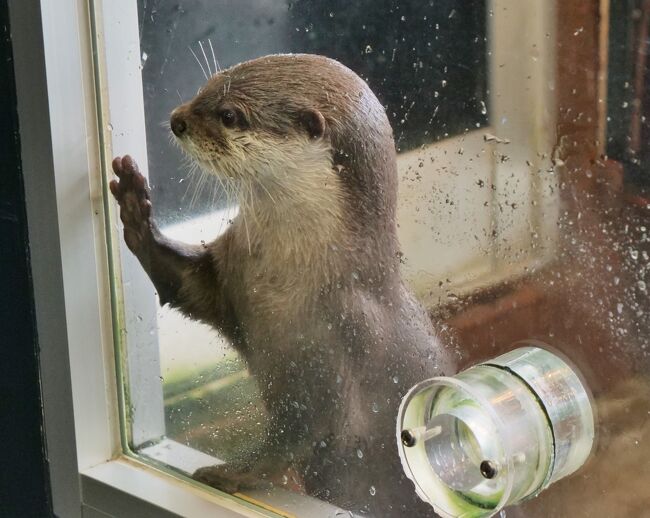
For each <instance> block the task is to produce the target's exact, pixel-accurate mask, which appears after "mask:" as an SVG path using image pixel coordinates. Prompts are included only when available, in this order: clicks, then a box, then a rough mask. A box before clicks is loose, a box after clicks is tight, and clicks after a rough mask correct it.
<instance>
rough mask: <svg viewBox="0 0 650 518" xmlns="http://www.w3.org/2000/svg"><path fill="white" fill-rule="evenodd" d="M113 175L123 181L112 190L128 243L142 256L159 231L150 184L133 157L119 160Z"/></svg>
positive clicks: (114, 184) (134, 251) (111, 183)
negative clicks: (155, 224)
mask: <svg viewBox="0 0 650 518" xmlns="http://www.w3.org/2000/svg"><path fill="white" fill-rule="evenodd" d="M113 171H114V172H115V174H116V175H117V177H118V178H119V180H112V181H111V182H110V184H109V187H110V189H111V192H112V193H113V196H115V199H116V200H117V202H118V203H119V205H120V219H121V220H122V223H124V240H125V241H126V244H127V246H128V247H129V249H130V250H131V251H132V252H133V253H134V254H136V255H139V254H140V253H141V252H142V251H143V249H144V248H145V247H146V245H147V244H148V243H149V242H150V241H151V239H152V237H153V231H154V228H155V227H154V224H153V219H152V216H151V199H150V198H149V188H148V186H147V180H146V179H145V177H144V176H142V174H140V171H139V170H138V165H137V164H136V163H135V161H134V160H133V159H132V158H131V157H130V156H129V155H126V156H124V157H122V158H120V157H117V158H115V159H114V160H113Z"/></svg>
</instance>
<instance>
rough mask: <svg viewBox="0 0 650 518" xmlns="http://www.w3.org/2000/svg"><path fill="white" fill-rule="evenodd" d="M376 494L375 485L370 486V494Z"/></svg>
mask: <svg viewBox="0 0 650 518" xmlns="http://www.w3.org/2000/svg"><path fill="white" fill-rule="evenodd" d="M376 494H377V490H376V489H375V486H370V496H375V495H376Z"/></svg>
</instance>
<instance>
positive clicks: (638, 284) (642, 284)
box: [636, 281, 647, 293]
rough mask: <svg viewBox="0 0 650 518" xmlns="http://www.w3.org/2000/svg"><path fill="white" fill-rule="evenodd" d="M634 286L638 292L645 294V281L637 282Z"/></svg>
mask: <svg viewBox="0 0 650 518" xmlns="http://www.w3.org/2000/svg"><path fill="white" fill-rule="evenodd" d="M636 285H637V287H638V288H639V290H641V291H642V292H644V293H645V291H646V289H647V286H646V284H645V281H638V282H637V283H636Z"/></svg>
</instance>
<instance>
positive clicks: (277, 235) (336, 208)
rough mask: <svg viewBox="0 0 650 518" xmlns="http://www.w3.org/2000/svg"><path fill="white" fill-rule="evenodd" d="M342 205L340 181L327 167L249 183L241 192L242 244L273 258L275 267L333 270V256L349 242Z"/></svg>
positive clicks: (239, 232)
mask: <svg viewBox="0 0 650 518" xmlns="http://www.w3.org/2000/svg"><path fill="white" fill-rule="evenodd" d="M325 167H327V169H325ZM343 203H344V198H343V192H342V189H341V185H340V179H339V177H338V176H337V174H336V172H335V171H333V170H331V169H329V164H327V165H326V166H324V167H323V168H320V169H302V170H290V169H288V170H286V171H283V172H282V175H277V176H273V177H270V178H262V179H260V180H258V181H256V182H252V181H251V182H250V183H249V184H244V185H242V186H241V188H240V214H239V216H238V218H237V221H236V223H235V224H236V225H237V227H238V228H237V234H238V238H239V240H240V244H243V245H245V247H249V248H250V252H251V253H253V252H255V253H261V252H264V254H265V255H266V254H271V255H272V256H273V261H274V262H276V263H279V262H286V263H289V264H291V265H292V266H294V267H299V266H301V265H304V266H309V267H311V268H318V267H319V266H320V268H318V269H323V268H325V269H326V268H331V267H333V266H334V265H333V264H332V256H333V255H336V254H335V253H334V252H336V250H338V249H340V248H341V247H344V246H345V245H346V243H347V242H348V241H349V237H348V232H347V228H346V226H345V225H344V206H343ZM242 241H243V243H242ZM326 262H327V263H328V264H325V263H326Z"/></svg>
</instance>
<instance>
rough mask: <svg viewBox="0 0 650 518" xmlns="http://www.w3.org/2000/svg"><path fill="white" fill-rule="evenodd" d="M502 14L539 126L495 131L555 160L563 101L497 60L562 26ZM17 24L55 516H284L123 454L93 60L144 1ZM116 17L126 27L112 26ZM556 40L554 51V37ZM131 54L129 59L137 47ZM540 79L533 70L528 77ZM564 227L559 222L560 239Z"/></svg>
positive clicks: (496, 51)
mask: <svg viewBox="0 0 650 518" xmlns="http://www.w3.org/2000/svg"><path fill="white" fill-rule="evenodd" d="M492 4H493V9H492V10H493V12H494V13H495V15H494V19H492V20H491V21H490V22H489V23H490V30H489V33H490V38H491V39H492V41H493V43H491V48H492V52H493V58H492V59H491V60H490V63H491V64H490V72H491V78H492V79H491V83H490V88H491V90H492V91H499V92H501V93H502V94H504V93H505V92H509V93H510V94H512V97H511V98H516V99H521V102H522V103H530V104H529V106H530V110H528V111H527V113H528V115H526V117H524V116H523V112H521V111H517V112H516V113H513V114H511V115H512V118H511V119H510V120H511V123H512V126H511V127H507V128H502V129H499V131H498V132H497V131H495V130H490V129H488V130H485V131H493V132H495V133H496V134H497V135H499V136H507V134H508V132H510V131H512V132H520V131H526V132H527V133H528V132H529V131H530V128H533V132H532V133H531V134H530V135H529V138H530V139H531V146H534V148H535V149H539V150H546V149H549V146H548V143H549V142H550V139H552V135H551V134H550V133H548V130H547V128H549V127H552V124H548V122H549V119H548V115H547V114H545V112H544V110H546V112H547V113H551V112H553V110H552V101H551V99H552V96H551V95H549V94H548V92H547V91H546V89H545V86H544V85H541V83H542V81H541V78H537V80H533V81H531V82H530V85H531V87H532V88H531V90H530V91H529V92H530V95H524V96H523V97H522V95H521V91H522V88H521V85H519V86H517V85H516V84H511V83H510V82H509V81H510V80H511V77H512V76H511V75H510V76H509V75H508V74H511V73H512V71H511V70H509V71H508V74H505V73H500V72H499V69H498V68H497V66H498V63H497V61H498V60H497V59H496V57H494V56H495V55H498V56H505V55H506V54H507V53H508V52H515V53H516V52H519V50H520V48H521V47H519V48H517V47H516V46H512V45H513V43H515V42H513V41H512V40H513V38H514V35H513V31H512V30H508V27H509V25H508V16H517V14H516V12H517V11H518V10H523V9H525V10H529V11H534V12H535V14H531V13H530V12H528V13H527V16H526V17H521V19H530V20H533V21H534V20H540V19H541V20H542V22H540V23H534V22H531V26H532V27H533V28H536V29H535V30H533V31H528V30H526V29H524V28H521V32H522V33H523V35H519V38H520V39H521V38H523V40H524V41H525V44H526V45H528V44H530V43H531V42H532V41H540V42H541V41H542V40H543V39H544V38H546V37H547V36H546V34H545V29H544V28H543V27H550V26H552V23H550V20H551V19H552V16H553V15H554V13H553V12H552V10H551V9H550V8H548V7H541V6H542V4H546V2H535V1H534V0H522V1H521V2H506V1H505V0H493V2H492ZM506 5H507V9H509V11H507V13H508V14H501V13H503V12H506V11H503V7H506ZM117 6H119V8H118V7H117ZM122 8H123V10H121V11H120V10H118V9H122ZM9 12H10V20H11V28H12V43H13V50H14V63H15V74H16V86H17V91H18V113H19V125H20V134H21V148H22V167H23V172H24V178H25V194H26V203H27V214H28V224H29V236H30V248H31V261H32V276H33V285H34V292H35V312H36V321H37V330H38V336H39V345H40V351H41V352H40V367H41V379H42V391H43V411H44V421H45V435H46V445H47V456H48V462H49V470H50V481H51V486H52V504H53V509H54V513H55V514H56V515H57V516H61V517H66V518H67V517H80V516H86V517H102V516H137V517H146V516H155V517H164V516H178V515H181V516H273V515H274V514H273V513H272V512H270V511H268V510H263V509H261V508H258V507H255V506H253V505H247V504H246V503H242V502H241V501H240V500H238V499H236V498H233V497H230V496H228V495H223V494H221V493H219V492H216V491H210V490H204V489H200V488H198V487H197V486H196V485H194V484H193V483H192V482H191V481H190V480H189V479H186V478H183V477H180V476H172V475H170V474H168V473H166V472H164V471H163V470H159V469H156V468H154V467H151V466H149V465H146V464H144V463H141V462H139V461H137V460H136V459H133V458H130V457H128V456H126V455H124V453H123V447H122V443H121V438H120V437H121V436H120V419H119V408H120V404H119V402H118V389H117V384H116V380H117V376H118V370H119V369H116V358H115V355H114V348H113V339H114V333H115V332H116V331H117V332H119V329H117V327H118V326H116V327H115V328H114V327H113V324H112V319H111V311H112V308H111V300H112V297H111V286H110V282H109V279H110V275H111V274H112V273H113V272H112V271H111V266H110V265H109V262H108V261H107V256H108V253H109V250H108V245H107V243H108V242H110V237H111V232H110V231H109V232H108V233H107V230H108V229H106V226H105V221H106V219H105V211H106V210H114V209H111V207H112V205H111V203H110V202H109V203H107V202H108V201H109V200H108V198H107V196H106V194H105V189H104V188H103V180H102V178H103V175H104V174H105V171H106V170H107V167H108V161H109V159H110V156H107V154H106V153H105V151H104V149H103V147H102V145H101V142H102V138H101V137H102V136H101V135H100V131H103V132H106V131H110V130H109V129H108V128H107V127H105V125H104V117H105V115H106V113H98V110H97V96H96V94H97V90H96V85H98V86H99V88H100V90H101V95H103V96H108V95H110V92H107V91H105V90H104V88H106V87H107V85H106V82H105V79H106V78H105V77H102V76H101V70H102V67H99V69H97V68H96V67H95V61H94V58H93V52H94V51H97V54H96V55H97V56H99V58H98V60H99V62H100V64H102V63H101V62H102V60H104V59H108V55H107V54H106V53H105V52H104V50H105V49H103V48H102V47H101V46H99V47H96V46H94V45H93V43H92V42H93V39H92V38H93V30H92V24H93V23H95V21H96V20H95V19H94V18H93V13H94V12H101V13H102V14H103V17H104V18H103V19H102V20H101V25H98V26H97V27H96V28H95V29H96V34H98V35H99V36H100V39H99V42H101V41H105V40H104V39H103V38H105V37H106V35H105V34H103V30H104V28H105V27H106V25H105V24H106V23H115V24H117V25H119V24H122V23H127V24H128V23H130V22H132V21H133V19H134V18H132V17H135V16H136V8H135V1H131V2H128V1H126V0H116V1H111V0H104V2H103V3H102V2H101V0H94V1H93V0H57V1H53V0H51V1H48V0H42V1H39V0H10V2H9ZM111 13H112V14H113V15H115V17H114V18H113V19H112V20H111V19H110V16H109V15H110V14H111ZM539 27H542V29H539ZM127 32H128V31H127ZM515 39H516V38H515ZM550 39H551V41H554V35H551V36H550ZM123 43H124V44H125V45H127V46H128V45H129V44H130V43H132V42H128V41H125V42H123ZM516 43H518V44H521V41H518V42H516ZM509 46H510V47H509ZM546 47H549V46H548V45H547V46H546ZM546 47H545V46H542V47H541V48H546ZM508 48H510V49H514V50H508ZM139 59H140V53H139V50H138V51H137V52H136V53H135V54H133V56H132V60H134V62H138V63H139ZM539 59H543V60H546V61H547V63H546V65H545V66H547V67H552V66H553V63H554V60H553V59H552V56H550V55H549V56H539ZM103 65H107V66H110V65H109V63H103ZM533 68H534V69H537V67H533ZM529 69H530V67H529V66H527V65H526V64H522V66H521V67H520V68H519V69H518V70H520V71H525V70H527V71H529V72H530V70H529ZM98 70H99V71H98ZM532 73H533V74H535V71H534V70H533V71H532ZM552 75H553V74H551V76H552ZM130 79H133V78H132V77H131V78H129V77H125V81H124V83H123V84H122V85H117V84H115V85H114V84H112V83H111V85H110V88H123V91H122V94H123V95H124V96H125V97H124V99H139V100H140V102H141V99H142V96H141V91H139V90H137V88H136V90H135V91H134V90H129V88H132V87H134V85H136V83H137V81H135V82H130ZM129 85H130V86H129ZM110 88H109V90H110ZM140 88H141V87H140ZM122 94H119V92H116V93H115V94H114V95H115V96H116V97H115V98H118V97H119V95H122ZM500 102H501V101H499V99H493V100H492V101H491V104H490V110H491V111H493V112H495V113H499V112H500V111H504V112H507V111H508V103H510V100H508V101H507V102H506V101H504V104H503V105H500V104H499V103H500ZM510 105H512V103H510ZM520 106H521V105H520ZM111 116H114V113H111ZM136 116H137V114H136ZM98 128H102V129H101V130H98ZM482 133H483V131H481V135H482ZM103 137H104V138H106V137H107V135H106V134H104V135H103ZM111 137H112V142H113V150H112V152H115V153H119V152H121V149H124V151H127V150H128V151H129V152H132V151H133V150H134V149H136V148H137V146H138V145H139V144H138V142H140V143H141V142H143V140H142V136H141V137H140V138H139V139H138V138H134V137H133V135H131V136H129V137H130V138H129V140H128V149H127V145H126V144H127V143H126V137H127V136H126V135H115V134H113V135H111ZM476 138H477V134H474V135H469V136H466V137H462V138H461V139H460V140H459V141H458V142H454V141H452V140H450V141H449V143H448V144H449V145H450V146H451V147H457V144H458V143H460V144H461V145H462V146H463V147H465V148H466V149H467V148H468V146H470V144H468V142H469V141H470V140H471V146H472V147H473V146H475V145H476V144H477V143H478V141H476ZM120 139H121V140H120ZM472 139H474V140H472ZM120 142H123V143H122V144H120ZM141 149H143V148H141ZM431 152H435V151H431ZM142 156H143V157H146V153H144V154H143V155H142ZM496 167H497V165H495V166H494V167H492V168H491V171H490V174H491V175H495V174H496V173H495V171H496V169H495V168H496ZM498 167H501V165H498ZM493 179H494V180H495V181H496V177H494V176H493ZM496 195H497V196H498V195H499V194H498V192H497V194H496ZM551 209H552V207H551ZM551 219H552V218H551ZM554 224H555V222H554V221H551V222H550V224H549V225H547V226H548V227H549V228H550V227H552V226H554ZM544 225H546V223H543V225H542V226H544ZM540 228H541V227H540ZM549 233H550V234H551V233H552V231H551V230H549ZM550 234H549V235H550ZM112 246H116V245H114V244H113V245H112ZM533 259H534V258H533ZM127 269H128V268H127ZM490 271H491V272H492V273H494V272H495V271H496V270H495V269H494V268H491V269H490ZM122 273H123V274H124V272H122ZM479 277H480V276H479ZM476 278H477V277H476V276H474V277H472V279H476ZM134 282H135V281H134ZM125 305H127V306H128V302H127V301H125ZM151 419H152V422H153V423H154V424H153V425H152V427H153V428H154V429H155V428H156V426H159V425H160V421H159V416H156V415H154V416H153V417H151ZM156 423H157V424H156ZM154 435H155V434H154Z"/></svg>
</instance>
